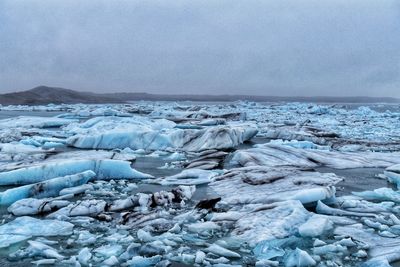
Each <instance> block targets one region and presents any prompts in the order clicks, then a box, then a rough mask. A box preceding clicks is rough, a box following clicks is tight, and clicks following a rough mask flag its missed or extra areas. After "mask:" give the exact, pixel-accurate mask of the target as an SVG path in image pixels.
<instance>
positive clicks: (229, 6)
mask: <svg viewBox="0 0 400 267" xmlns="http://www.w3.org/2000/svg"><path fill="white" fill-rule="evenodd" d="M42 84H43V85H49V86H58V87H65V88H71V89H78V90H87V91H94V92H112V91H131V92H135V91H136V92H149V93H190V94H257V95H282V96H288V95H289V96H290V95H293V96H300V95H307V96H315V95H332V96H340V95H341V96H348V95H369V96H393V97H400V1H398V0H371V1H369V0H358V1H357V0H332V1H329V0H326V1H321V0H315V1H311V0H310V1H305V0H304V1H301V0H275V1H272V0H271V1H268V0H263V1H261V0H260V1H252V0H243V1H231V0H226V1H225V0H212V1H211V0H210V1H205V0H199V1H196V0H194V1H193V0H190V1H189V0H186V1H179V0H171V1H134V0H129V1H116V0H113V1H109V0H105V1H73V0H64V1H51V0H48V1H46V0H38V1H30V0H0V92H9V91H15V90H25V89H29V88H32V87H35V86H37V85H42Z"/></svg>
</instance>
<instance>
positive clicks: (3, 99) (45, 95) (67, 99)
mask: <svg viewBox="0 0 400 267" xmlns="http://www.w3.org/2000/svg"><path fill="white" fill-rule="evenodd" d="M137 100H151V101H221V102H222V101H236V100H249V101H258V102H316V103H400V99H397V98H391V97H280V96H254V95H160V94H148V93H108V94H97V93H90V92H80V91H74V90H70V89H64V88H59V87H48V86H38V87H35V88H33V89H30V90H27V91H22V92H15V93H8V94H0V104H2V105H41V104H49V103H54V104H61V103H65V104H75V103H86V104H91V103H126V102H128V101H137Z"/></svg>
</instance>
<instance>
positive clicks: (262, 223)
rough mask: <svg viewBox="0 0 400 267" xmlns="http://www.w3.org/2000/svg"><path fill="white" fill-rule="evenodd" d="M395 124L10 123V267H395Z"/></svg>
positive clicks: (304, 109)
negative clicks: (391, 266)
mask: <svg viewBox="0 0 400 267" xmlns="http://www.w3.org/2000/svg"><path fill="white" fill-rule="evenodd" d="M399 111H400V110H399V107H398V106H397V105H383V104H379V105H369V106H365V105H358V104H357V105H353V104H338V105H332V104H318V105H317V104H299V103H287V104H285V103H252V102H232V103H228V102H225V103H198V102H179V103H173V102H135V103H131V104H120V105H119V104H110V105H80V104H77V105H60V106H57V105H49V106H36V107H35V106H15V107H13V106H8V107H1V108H0V203H1V205H0V216H1V217H2V221H1V224H0V266H8V265H11V264H12V265H15V266H26V265H31V264H51V265H57V266H73V265H76V266H79V265H82V266H88V265H92V266H154V265H157V266H170V265H172V266H193V265H197V266H235V265H240V266H243V265H245V266H315V265H319V266H361V265H363V264H364V266H386V265H384V264H386V263H387V264H389V263H391V264H396V262H397V261H398V260H399V259H400V256H399V255H400V251H399V248H400V246H399V245H400V219H399V218H400V217H399V216H400V214H399V213H400V206H399V203H400V194H399V193H398V191H397V184H400V165H398V164H400V146H399V145H400V130H399V129H400V113H399ZM299 264H300V265H299ZM301 264H302V265H301ZM368 264H369V265H368ZM379 264H381V265H379Z"/></svg>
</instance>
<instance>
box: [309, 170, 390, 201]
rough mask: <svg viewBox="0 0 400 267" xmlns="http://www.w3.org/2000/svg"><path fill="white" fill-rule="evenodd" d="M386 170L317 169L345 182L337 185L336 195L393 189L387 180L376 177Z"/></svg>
mask: <svg viewBox="0 0 400 267" xmlns="http://www.w3.org/2000/svg"><path fill="white" fill-rule="evenodd" d="M384 170H385V169H384V168H356V169H345V170H337V169H332V168H328V167H319V168H316V171H318V172H321V173H334V174H336V175H338V176H340V177H343V178H344V180H343V181H342V182H340V183H338V184H337V185H336V195H337V196H344V195H350V194H351V192H361V191H367V190H374V189H377V188H381V187H391V186H392V185H391V184H390V183H388V182H387V180H385V179H381V178H378V177H376V176H377V175H378V174H382V173H383V171H384Z"/></svg>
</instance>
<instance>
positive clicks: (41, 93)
mask: <svg viewBox="0 0 400 267" xmlns="http://www.w3.org/2000/svg"><path fill="white" fill-rule="evenodd" d="M115 102H120V100H116V99H115V98H112V97H108V96H105V95H101V94H95V93H88V92H78V91H74V90H70V89H64V88H58V87H48V86H38V87H35V88H33V89H30V90H27V91H22V92H15V93H9V94H0V104H3V105H41V104H49V103H54V104H61V103H65V104H74V103H115Z"/></svg>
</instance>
